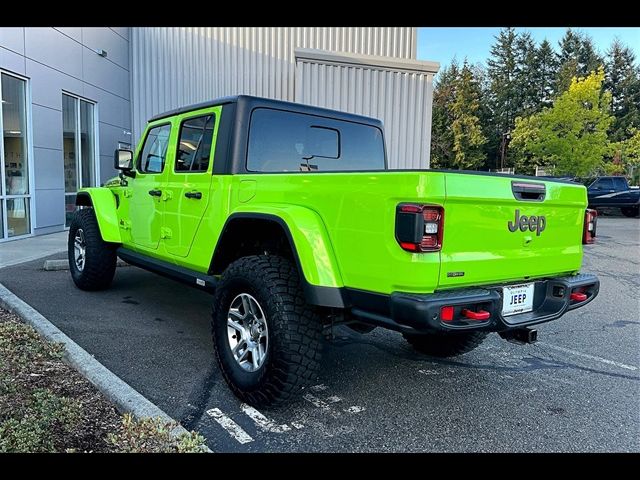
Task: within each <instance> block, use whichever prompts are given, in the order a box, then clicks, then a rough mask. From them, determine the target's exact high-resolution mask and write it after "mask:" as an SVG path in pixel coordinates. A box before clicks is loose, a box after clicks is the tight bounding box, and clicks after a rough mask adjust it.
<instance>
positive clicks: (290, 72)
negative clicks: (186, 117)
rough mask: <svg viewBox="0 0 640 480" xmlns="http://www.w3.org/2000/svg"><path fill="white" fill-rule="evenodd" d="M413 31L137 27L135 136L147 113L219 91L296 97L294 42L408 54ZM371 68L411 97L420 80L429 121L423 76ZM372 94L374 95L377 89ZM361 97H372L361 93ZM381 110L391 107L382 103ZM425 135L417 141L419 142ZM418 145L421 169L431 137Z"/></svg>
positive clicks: (413, 41)
mask: <svg viewBox="0 0 640 480" xmlns="http://www.w3.org/2000/svg"><path fill="white" fill-rule="evenodd" d="M416 38H417V32H416V29H415V28H412V27H393V28H392V27H349V28H347V27H329V28H324V27H241V28H239V27H206V28H205V27H193V28H187V27H172V28H164V27H162V28H160V27H144V28H137V27H134V28H132V29H131V56H130V58H131V92H132V95H131V96H132V109H133V135H134V139H135V141H137V140H138V139H139V137H140V135H141V133H142V130H143V129H144V125H145V124H146V121H147V119H149V118H150V117H151V116H153V115H155V114H157V113H161V112H164V111H167V110H170V109H173V108H177V107H181V106H185V105H189V104H192V103H197V102H201V101H205V100H210V99H214V98H217V97H222V96H226V95H237V94H249V95H257V96H262V97H268V98H276V99H281V100H290V101H295V100H296V98H297V96H296V95H297V94H296V91H297V87H296V56H295V49H296V48H303V49H321V50H328V51H338V52H349V53H354V54H361V55H375V56H385V57H394V58H396V59H404V60H411V59H415V55H416ZM375 75H376V76H377V77H378V78H382V77H385V78H384V80H381V82H382V83H384V85H383V86H384V88H387V89H389V88H391V87H392V86H393V87H394V88H398V89H401V88H405V86H406V87H407V88H412V89H413V91H414V93H412V94H410V96H408V97H407V98H411V99H412V98H414V96H413V95H419V93H417V91H418V90H420V89H421V88H423V87H424V88H425V89H426V90H421V91H422V93H421V95H422V100H421V103H420V105H419V106H417V107H416V109H418V110H420V109H421V110H420V111H425V110H426V109H427V106H426V105H425V104H424V102H425V99H426V98H428V99H429V100H428V101H427V103H428V108H429V112H428V113H429V115H428V118H426V120H425V119H424V117H420V120H419V122H421V123H422V124H424V125H425V126H426V125H427V123H428V124H429V125H428V126H430V106H431V102H430V88H431V87H430V80H429V79H428V78H427V79H425V78H422V77H421V76H419V75H413V74H406V75H405V74H401V75H396V76H394V75H393V74H388V73H386V72H384V71H380V73H377V74H375ZM412 75H413V76H412ZM387 77H389V78H387ZM392 77H393V78H392ZM300 92H303V90H301V91H300ZM398 92H399V93H396V95H409V93H408V91H407V93H402V92H401V91H400V90H398ZM305 94H306V93H305ZM343 94H344V92H342V93H341V95H343ZM372 95H373V97H372V98H374V99H377V97H378V92H376V93H375V94H373V93H372ZM386 95H388V92H387V93H385V96H386ZM416 98H417V97H416ZM359 101H362V102H364V103H368V102H370V101H372V100H371V99H369V100H367V99H366V98H364V97H362V96H360V100H359ZM305 103H311V102H305ZM409 103H410V102H409ZM325 106H329V105H325ZM340 108H342V107H340ZM345 110H349V109H348V108H347V109H345ZM384 110H385V112H391V109H390V108H387V107H385V109H384ZM353 111H357V110H353ZM362 112H364V110H363V111H362ZM362 112H359V113H362ZM414 114H415V113H414ZM426 114H427V113H426V112H425V115H426ZM385 115H386V114H385ZM397 115H400V116H402V115H409V113H408V112H398V113H397ZM374 116H375V115H374ZM386 116H387V117H388V115H386ZM381 118H382V117H381ZM389 118H390V117H389ZM383 120H387V118H386V117H385V118H383ZM410 123H412V120H406V121H405V122H404V125H407V124H410ZM401 125H403V124H402V123H398V127H395V126H394V128H396V129H397V130H398V131H400V130H399V127H400V126H401ZM401 133H403V134H405V133H406V132H401ZM398 138H400V137H398ZM423 140H424V139H421V140H420V141H421V142H422V143H424V142H423ZM387 142H388V145H393V146H394V149H395V148H396V145H398V146H399V145H401V141H400V140H399V139H395V138H393V139H392V138H390V137H389V136H388V138H387ZM405 143H406V142H405ZM410 143H411V142H410ZM415 148H416V147H415V146H414V145H413V143H412V144H411V146H410V148H409V151H408V152H406V156H407V158H408V156H411V157H412V158H421V159H422V160H421V162H422V163H421V166H422V167H425V168H426V167H427V166H428V151H429V145H428V142H427V143H426V144H424V145H423V146H422V147H420V148H423V150H424V151H425V152H426V154H423V155H422V156H421V157H420V156H416V155H415V154H414V153H413V151H414V149H415ZM394 151H395V150H394ZM398 155H399V154H398ZM393 158H394V159H395V158H396V157H393ZM397 158H399V157H397ZM394 161H395V160H394ZM425 162H426V163H425ZM394 166H398V165H394Z"/></svg>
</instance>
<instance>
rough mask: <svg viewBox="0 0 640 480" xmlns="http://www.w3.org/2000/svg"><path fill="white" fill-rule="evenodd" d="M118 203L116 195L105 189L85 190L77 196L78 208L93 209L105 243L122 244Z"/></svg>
mask: <svg viewBox="0 0 640 480" xmlns="http://www.w3.org/2000/svg"><path fill="white" fill-rule="evenodd" d="M116 201H117V200H116V196H115V195H114V193H113V192H112V191H111V190H109V189H108V188H104V187H94V188H83V189H82V190H80V191H79V192H78V193H77V195H76V206H79V207H91V208H93V211H94V212H95V214H96V219H97V220H98V227H99V228H100V236H102V239H103V240H104V241H105V242H110V243H122V237H121V236H120V228H119V226H118V214H117V212H116V209H117V205H116Z"/></svg>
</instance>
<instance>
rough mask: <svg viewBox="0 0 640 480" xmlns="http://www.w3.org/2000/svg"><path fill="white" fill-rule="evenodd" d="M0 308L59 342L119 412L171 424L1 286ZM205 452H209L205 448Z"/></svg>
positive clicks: (180, 430) (179, 431)
mask: <svg viewBox="0 0 640 480" xmlns="http://www.w3.org/2000/svg"><path fill="white" fill-rule="evenodd" d="M0 307H2V308H4V309H5V310H8V311H9V312H11V313H14V314H16V315H18V316H19V317H20V318H21V319H22V320H24V322H25V323H27V324H29V325H31V326H32V327H33V328H35V329H36V330H37V331H38V333H40V334H41V335H42V336H43V337H45V338H46V339H47V340H48V341H50V342H57V343H62V344H63V345H64V347H65V355H64V360H65V361H66V362H67V363H68V364H69V365H71V366H72V367H73V368H74V369H76V370H77V371H78V372H80V373H81V374H82V375H83V376H84V377H85V378H86V379H87V380H89V382H90V383H91V384H92V385H94V386H95V387H96V388H97V389H98V390H99V391H100V392H101V393H102V394H103V395H104V396H105V397H106V398H107V399H108V400H109V401H111V402H112V403H114V404H115V406H116V408H117V409H118V411H120V413H125V412H130V413H131V414H132V415H133V416H134V417H135V418H137V419H140V418H144V417H154V418H160V419H162V420H163V421H165V422H175V420H174V419H173V418H171V417H170V416H169V415H167V414H166V413H165V412H163V411H162V410H161V409H160V408H159V407H158V406H156V405H154V404H153V403H151V402H150V401H149V400H148V399H147V398H145V397H144V396H142V395H141V394H140V393H138V392H137V391H136V390H135V389H134V388H133V387H131V386H130V385H129V384H128V383H126V382H125V381H123V380H122V379H121V378H120V377H118V376H117V375H116V374H114V373H113V372H112V371H111V370H109V369H108V368H107V367H105V366H104V365H102V364H101V363H100V362H99V361H98V360H96V359H95V358H94V357H93V355H91V354H89V353H88V352H87V351H86V350H84V349H83V348H82V347H80V345H78V344H77V343H76V342H74V341H73V340H71V339H70V338H69V337H68V336H66V335H65V334H64V333H63V332H62V331H61V330H60V329H59V328H58V327H56V326H55V325H53V324H52V323H51V322H50V321H49V320H47V319H46V318H45V317H44V316H43V315H42V314H41V313H40V312H38V311H37V310H36V309H34V308H33V307H31V306H30V305H29V304H27V303H26V302H24V301H23V300H21V299H20V298H18V297H17V296H16V295H15V294H14V293H13V292H11V290H9V289H8V288H7V287H5V286H4V285H3V284H2V283H0ZM184 433H187V434H188V433H189V431H188V430H187V429H185V428H184V427H183V426H182V425H180V424H178V426H177V427H176V428H174V429H173V430H172V431H171V435H173V436H174V437H178V436H179V435H181V434H184ZM206 452H207V453H212V452H211V450H210V449H209V448H208V447H207V449H206Z"/></svg>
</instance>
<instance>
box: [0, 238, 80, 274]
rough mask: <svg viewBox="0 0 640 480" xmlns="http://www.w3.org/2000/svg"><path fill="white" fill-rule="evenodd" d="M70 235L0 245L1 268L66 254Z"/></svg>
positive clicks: (28, 239) (26, 239)
mask: <svg viewBox="0 0 640 480" xmlns="http://www.w3.org/2000/svg"><path fill="white" fill-rule="evenodd" d="M68 235H69V232H67V231H64V232H56V233H50V234H48V235H39V236H36V237H28V238H24V239H22V240H13V241H10V242H4V243H0V268H4V267H8V266H10V265H17V264H18V263H23V262H29V261H31V260H36V259H38V258H42V257H47V256H49V255H53V254H54V253H58V252H64V251H66V250H67V236H68Z"/></svg>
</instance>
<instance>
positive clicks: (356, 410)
mask: <svg viewBox="0 0 640 480" xmlns="http://www.w3.org/2000/svg"><path fill="white" fill-rule="evenodd" d="M365 410H366V408H364V407H360V406H358V405H354V406H353V407H349V408H347V409H346V410H345V412H348V413H360V412H364V411H365Z"/></svg>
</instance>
